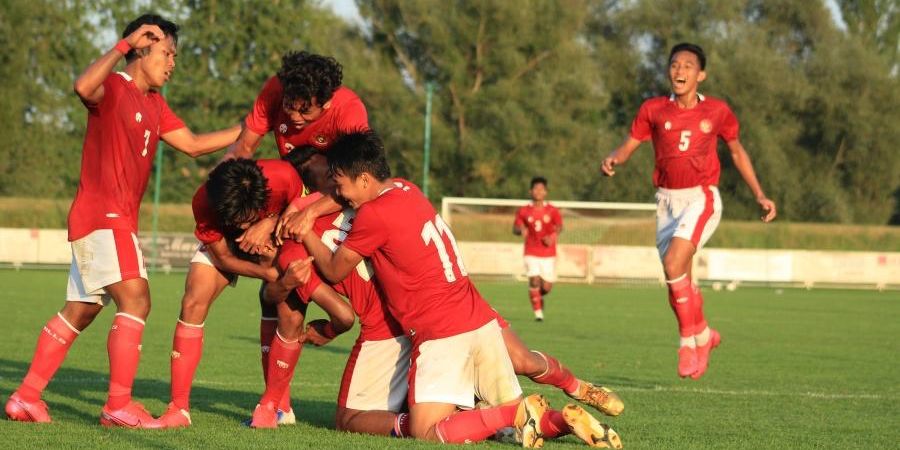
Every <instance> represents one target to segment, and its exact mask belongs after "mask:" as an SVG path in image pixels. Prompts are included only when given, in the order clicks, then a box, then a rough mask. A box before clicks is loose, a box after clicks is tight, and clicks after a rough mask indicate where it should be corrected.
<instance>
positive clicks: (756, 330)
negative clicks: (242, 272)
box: [0, 271, 900, 449]
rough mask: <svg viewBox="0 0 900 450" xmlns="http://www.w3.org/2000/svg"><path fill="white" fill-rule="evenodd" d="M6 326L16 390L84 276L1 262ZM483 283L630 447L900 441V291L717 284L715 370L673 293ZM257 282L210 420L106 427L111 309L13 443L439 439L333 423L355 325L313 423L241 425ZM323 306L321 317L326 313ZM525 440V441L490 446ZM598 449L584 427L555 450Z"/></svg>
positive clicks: (212, 396)
mask: <svg viewBox="0 0 900 450" xmlns="http://www.w3.org/2000/svg"><path fill="white" fill-rule="evenodd" d="M183 282H184V280H183V274H182V275H179V274H173V275H155V276H153V277H152V280H151V285H152V290H153V292H152V293H153V302H154V305H153V308H154V309H153V313H152V314H151V316H150V320H149V322H148V326H147V328H146V332H145V334H144V345H143V357H142V359H141V367H140V370H139V372H138V378H137V381H136V383H135V396H136V398H137V399H139V400H141V401H143V402H144V404H145V405H146V406H147V407H148V408H149V409H150V410H151V412H153V413H154V414H159V413H161V412H162V411H163V409H164V407H165V403H166V402H167V401H168V395H169V381H168V380H169V359H168V355H169V351H170V350H171V342H172V331H173V329H174V325H175V319H176V318H177V313H178V307H179V302H180V298H181V293H182V289H183V288H182V286H183ZM0 283H2V286H3V295H2V296H0V308H2V310H3V311H4V314H3V315H4V317H5V320H4V323H3V325H4V329H5V330H6V331H5V332H6V335H5V338H4V339H3V340H2V341H0V392H2V394H3V400H4V401H5V396H6V395H8V394H9V393H10V392H12V390H13V389H15V388H16V386H17V385H18V383H19V382H20V380H21V379H22V377H23V376H24V374H25V372H26V370H27V368H28V364H29V361H30V359H31V355H32V351H33V349H34V344H35V341H36V338H37V334H38V332H39V330H40V328H41V327H42V325H43V324H44V323H45V322H46V320H47V319H48V318H49V317H50V316H51V315H52V314H54V313H55V311H57V310H58V309H59V308H60V307H61V306H62V298H63V295H64V293H65V287H66V273H65V272H62V271H21V272H14V271H0ZM478 284H479V288H480V289H481V291H482V293H483V294H484V295H485V296H486V297H487V298H488V299H489V300H490V301H491V302H492V304H493V305H494V306H495V307H496V308H497V309H498V310H499V311H500V312H501V313H502V314H503V315H504V316H505V317H507V319H508V320H509V321H510V322H511V323H512V326H513V328H514V329H515V330H516V331H517V332H518V333H519V334H520V335H521V336H522V338H523V339H524V340H525V342H526V343H528V344H530V345H531V346H532V347H533V348H536V349H540V350H544V351H546V352H548V353H551V354H553V355H555V356H556V357H558V358H559V359H560V360H561V361H563V362H564V363H565V364H566V365H568V366H569V367H571V368H572V370H573V371H574V372H575V373H576V375H578V376H580V377H582V378H586V379H588V380H592V381H596V382H600V383H604V384H606V385H608V386H610V387H612V388H613V389H615V390H617V391H618V392H619V393H620V395H621V396H622V398H623V399H624V401H625V405H626V407H625V412H624V413H623V414H622V415H621V416H620V417H617V418H613V419H609V420H604V421H607V422H608V423H610V424H611V425H612V426H613V427H614V428H615V429H616V430H617V431H619V433H620V434H621V435H622V439H623V442H624V443H625V448H630V449H637V448H647V449H661V448H679V449H682V448H692V449H693V448H724V449H733V448H844V447H853V448H897V445H898V444H897V443H898V442H900V429H898V423H897V417H898V415H900V294H898V293H897V292H885V293H877V292H870V291H836V290H813V291H805V290H785V291H784V292H783V293H781V294H778V293H776V291H775V290H774V289H767V288H755V289H749V288H747V289H738V290H737V291H735V292H707V293H706V305H707V306H706V310H707V316H708V318H710V320H711V323H712V324H713V325H714V326H715V327H717V328H718V329H719V330H720V331H721V333H722V336H723V343H722V345H721V347H720V348H719V349H718V350H716V351H715V352H714V353H713V358H712V364H711V367H710V370H709V371H708V372H707V375H706V376H705V377H704V378H703V379H701V380H699V381H690V380H681V379H679V378H678V377H677V376H676V375H675V356H676V355H675V345H676V344H675V342H676V330H675V321H674V318H673V317H672V314H671V312H670V310H669V307H668V305H667V304H666V301H665V294H664V291H663V290H662V288H611V287H598V286H583V285H559V286H557V287H556V290H555V291H554V292H553V294H552V295H551V296H550V297H549V298H548V300H547V301H548V304H547V321H545V322H544V323H535V322H533V321H532V320H531V312H530V307H529V305H528V301H527V300H526V291H525V286H524V284H522V283H505V282H479V283H478ZM256 289H257V283H256V282H254V281H253V280H246V279H245V280H242V281H241V283H240V284H239V285H238V287H237V288H234V289H229V290H228V291H227V292H226V293H225V294H224V295H223V296H222V297H221V298H220V299H219V300H218V303H217V304H216V305H215V306H214V307H213V309H212V313H211V315H210V317H209V319H208V321H207V328H206V333H207V334H206V345H205V348H204V358H203V361H202V362H201V364H200V367H199V369H198V371H197V377H196V378H197V380H196V383H195V386H194V391H193V396H192V399H193V408H192V416H193V419H194V426H193V427H192V428H190V429H183V430H165V431H152V430H146V431H133V430H121V429H111V430H110V429H104V428H102V427H100V426H99V425H98V424H97V420H98V415H99V412H100V407H101V406H102V404H103V402H104V400H105V397H106V389H107V358H106V344H105V342H106V335H107V332H108V329H109V323H110V321H111V318H112V313H111V312H109V311H108V312H105V313H104V314H103V315H101V317H100V318H98V320H97V322H96V323H94V325H93V326H92V327H91V328H89V329H88V330H87V331H86V332H84V333H83V334H82V335H81V337H79V339H78V341H76V343H75V345H74V346H73V348H72V351H71V352H70V354H69V356H68V359H67V360H66V362H65V364H64V365H63V367H62V369H60V371H59V372H58V373H57V375H56V378H55V379H54V380H53V382H52V383H51V384H50V386H49V388H48V390H47V392H46V393H45V396H44V398H45V400H46V401H47V403H48V404H49V405H50V408H51V414H52V415H53V419H54V422H55V423H53V424H50V425H44V426H41V425H35V424H24V423H16V422H10V421H2V420H0V435H2V436H3V440H2V442H0V447H2V448H100V447H102V448H117V449H118V448H250V447H253V448H334V449H338V448H371V449H384V448H418V447H426V446H431V445H434V444H427V443H418V442H414V441H411V440H402V441H401V440H396V439H389V438H382V437H372V436H361V435H350V434H344V433H339V432H335V431H331V428H332V426H333V420H332V416H333V414H334V408H335V407H334V402H335V398H336V394H337V389H338V384H339V382H340V375H341V372H342V370H343V366H344V362H345V359H346V356H347V352H348V351H349V348H350V346H351V344H352V342H353V340H354V338H355V331H353V332H351V333H348V335H345V336H342V337H341V338H339V339H337V340H336V341H335V342H334V343H332V345H330V346H329V347H325V348H313V347H311V346H310V347H307V348H306V349H305V350H304V353H303V355H302V357H301V359H300V366H299V370H298V373H297V374H296V376H295V378H294V383H293V392H294V407H295V411H297V416H298V421H299V423H298V425H296V426H292V427H282V428H280V429H278V430H251V429H247V428H243V427H241V426H240V424H239V422H240V421H241V420H242V419H243V418H245V417H247V416H248V415H249V413H250V411H251V410H252V408H253V407H254V405H255V404H256V402H257V400H258V397H259V394H260V392H261V390H262V380H261V378H262V376H261V371H260V367H259V355H258V353H259V346H258V323H259V322H258V317H259V312H258V306H257V303H256V294H255V292H256ZM310 311H311V313H310V316H318V315H319V314H317V311H314V308H311V309H310ZM522 387H523V389H524V390H525V391H526V392H529V393H530V392H538V393H542V394H544V395H546V396H547V397H548V399H549V401H550V403H551V405H553V406H556V407H562V406H563V405H564V404H565V403H566V399H567V398H566V397H565V396H563V395H562V394H561V393H559V392H558V391H555V390H554V389H550V388H547V387H544V386H540V385H536V384H534V383H532V382H531V381H530V380H523V381H522ZM481 445H482V446H487V447H490V448H513V447H512V446H511V445H509V444H499V443H486V444H481ZM577 446H583V444H580V441H577V440H576V439H575V438H573V437H566V438H564V439H562V440H559V441H550V442H547V444H546V445H545V448H575V447H577Z"/></svg>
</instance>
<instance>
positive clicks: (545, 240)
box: [541, 233, 556, 247]
mask: <svg viewBox="0 0 900 450" xmlns="http://www.w3.org/2000/svg"><path fill="white" fill-rule="evenodd" d="M541 243H542V244H544V245H545V246H547V247H552V246H553V244H555V243H556V233H554V234H548V235H546V236H544V237H542V238H541Z"/></svg>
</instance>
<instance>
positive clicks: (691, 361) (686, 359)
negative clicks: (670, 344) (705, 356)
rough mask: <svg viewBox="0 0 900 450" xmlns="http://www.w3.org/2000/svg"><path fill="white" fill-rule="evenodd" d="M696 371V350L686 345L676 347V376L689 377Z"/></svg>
mask: <svg viewBox="0 0 900 450" xmlns="http://www.w3.org/2000/svg"><path fill="white" fill-rule="evenodd" d="M696 371H697V350H696V349H693V348H690V347H688V346H686V345H684V346H681V347H679V348H678V376H679V377H681V378H685V377H689V376H691V375H693V374H694V372H696Z"/></svg>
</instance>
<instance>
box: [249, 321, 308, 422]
mask: <svg viewBox="0 0 900 450" xmlns="http://www.w3.org/2000/svg"><path fill="white" fill-rule="evenodd" d="M302 349H303V347H302V346H301V345H300V342H298V341H293V342H285V340H284V339H283V338H282V337H281V335H280V334H278V333H275V339H272V346H271V350H269V371H268V372H269V378H268V380H267V381H266V392H264V393H263V396H262V399H261V400H260V401H259V403H260V404H261V405H265V404H267V403H272V404H275V405H277V404H278V402H279V401H280V400H281V397H282V396H283V395H284V390H285V388H286V387H287V385H288V384H289V383H290V382H291V378H293V377H294V368H296V367H297V360H298V359H299V358H300V351H301V350H302Z"/></svg>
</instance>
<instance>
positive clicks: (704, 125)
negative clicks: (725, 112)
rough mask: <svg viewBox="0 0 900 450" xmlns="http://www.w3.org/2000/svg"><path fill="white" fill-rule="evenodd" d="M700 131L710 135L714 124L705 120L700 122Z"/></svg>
mask: <svg viewBox="0 0 900 450" xmlns="http://www.w3.org/2000/svg"><path fill="white" fill-rule="evenodd" d="M700 131H702V132H704V133H706V134H709V132H710V131H712V122H710V121H709V119H703V120H701V121H700Z"/></svg>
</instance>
